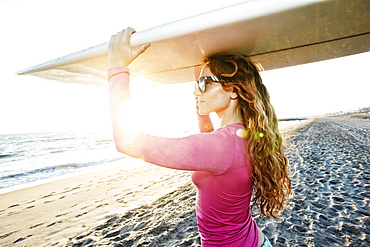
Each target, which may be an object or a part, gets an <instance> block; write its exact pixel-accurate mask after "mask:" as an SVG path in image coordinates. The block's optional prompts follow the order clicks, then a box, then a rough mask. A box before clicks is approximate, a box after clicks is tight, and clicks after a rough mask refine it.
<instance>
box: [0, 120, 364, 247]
mask: <svg viewBox="0 0 370 247" xmlns="http://www.w3.org/2000/svg"><path fill="white" fill-rule="evenodd" d="M284 135H285V136H286V137H287V143H288V146H287V155H288V157H289V160H290V163H291V169H292V173H293V189H294V192H295V196H294V197H293V198H292V199H291V200H290V202H289V205H288V209H287V210H285V211H284V213H283V215H282V217H283V218H282V219H278V220H275V219H259V218H256V221H257V222H258V224H259V226H260V228H261V229H262V230H263V232H264V233H265V234H266V235H267V236H268V237H269V239H270V241H271V242H272V244H273V246H320V247H321V246H356V247H357V246H370V237H369V236H370V210H369V206H370V201H369V200H370V154H369V150H370V120H369V119H363V118H361V119H360V118H335V117H332V118H322V119H316V120H314V121H311V122H305V124H301V125H297V126H296V127H295V128H289V130H285V131H284ZM148 175H149V176H148ZM195 193H196V190H195V187H194V185H193V184H192V183H191V182H190V178H189V174H188V173H187V172H181V171H174V170H170V169H165V168H158V167H154V166H151V167H148V168H140V169H138V170H133V171H132V172H127V171H122V170H110V171H105V172H100V173H98V174H94V175H92V174H91V175H84V176H81V177H79V178H78V179H77V178H72V179H69V180H63V182H62V183H61V182H60V181H57V182H53V183H51V184H48V185H41V186H37V187H33V188H29V189H26V190H22V191H16V192H13V193H8V194H4V195H1V196H0V199H1V200H0V221H1V227H0V246H200V240H199V235H198V232H197V227H196V220H195V212H194V204H195Z"/></svg>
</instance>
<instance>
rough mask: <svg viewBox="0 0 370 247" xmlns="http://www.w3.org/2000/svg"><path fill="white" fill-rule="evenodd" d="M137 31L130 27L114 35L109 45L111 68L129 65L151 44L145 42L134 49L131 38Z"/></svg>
mask: <svg viewBox="0 0 370 247" xmlns="http://www.w3.org/2000/svg"><path fill="white" fill-rule="evenodd" d="M135 32H136V31H135V30H134V29H133V28H130V27H128V28H127V29H124V30H122V31H121V32H118V33H117V34H116V35H112V37H111V40H110V42H109V46H108V59H109V65H110V67H111V68H113V67H120V66H123V67H127V66H128V65H129V64H130V63H131V62H132V61H133V60H135V59H136V58H137V57H138V56H139V55H140V54H142V53H143V52H144V51H145V50H146V49H147V48H148V47H149V46H150V45H149V44H145V45H142V46H140V47H139V48H137V49H135V50H134V49H132V48H131V46H130V40H131V36H132V34H133V33H135Z"/></svg>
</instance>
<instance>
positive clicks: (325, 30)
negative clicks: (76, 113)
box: [17, 0, 370, 85]
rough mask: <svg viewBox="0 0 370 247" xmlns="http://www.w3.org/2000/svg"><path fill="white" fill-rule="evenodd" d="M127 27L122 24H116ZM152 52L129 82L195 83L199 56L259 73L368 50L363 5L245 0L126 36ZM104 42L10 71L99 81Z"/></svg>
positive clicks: (356, 1) (369, 15)
mask: <svg viewBox="0 0 370 247" xmlns="http://www.w3.org/2000/svg"><path fill="white" fill-rule="evenodd" d="M122 25H123V27H125V25H129V23H126V24H125V23H123V24H122ZM145 43H151V47H150V48H149V49H148V50H147V51H146V52H145V53H144V54H142V55H141V56H140V57H139V58H137V59H136V60H135V61H134V62H133V63H132V64H131V65H130V70H131V75H132V77H134V78H135V77H137V78H145V79H148V80H151V81H153V82H159V83H179V82H187V81H194V80H195V78H194V74H196V72H195V71H197V69H199V67H200V66H201V63H202V60H203V57H204V56H207V55H210V54H213V53H217V52H238V53H244V54H247V55H249V56H250V57H251V58H252V60H253V61H255V62H257V63H260V64H261V65H262V66H263V68H264V69H265V70H272V69H278V68H283V67H288V66H294V65H299V64H305V63H311V62H316V61H321V60H326V59H331V58H337V57H342V56H347V55H352V54H357V53H362V52H367V51H370V1H369V0H279V1H276V0H251V1H247V2H243V3H240V4H236V5H232V6H228V7H225V8H222V9H218V10H214V11H210V12H207V13H204V14H200V15H195V16H192V17H189V18H185V19H181V20H177V21H174V22H171V23H167V24H164V25H161V26H157V27H153V28H150V29H147V30H143V31H138V32H137V33H135V34H134V35H133V36H132V38H131V45H132V46H133V47H135V46H139V45H141V44H145ZM107 48H108V42H107V43H103V44H100V45H97V46H94V47H90V48H87V49H84V50H81V51H77V52H75V53H72V54H69V55H66V56H63V57H60V58H57V59H54V60H51V61H48V62H45V63H42V64H39V65H36V66H34V67H31V68H28V69H25V70H22V71H19V72H17V74H19V75H34V76H38V77H41V78H45V79H53V80H59V81H64V82H72V83H83V84H92V85H99V84H106V80H107V79H106V70H107V69H108V59H107Z"/></svg>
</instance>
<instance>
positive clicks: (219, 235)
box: [108, 28, 291, 247]
mask: <svg viewBox="0 0 370 247" xmlns="http://www.w3.org/2000/svg"><path fill="white" fill-rule="evenodd" d="M134 32H135V31H134V30H133V29H131V28H128V29H127V30H124V31H122V32H120V33H118V34H117V35H115V36H112V39H111V41H110V44H109V51H108V59H109V66H110V68H111V69H109V70H108V81H109V85H110V102H111V113H112V123H113V132H114V139H115V143H116V147H117V149H118V150H119V151H120V152H123V153H125V154H127V155H130V156H132V157H136V158H140V159H144V160H146V161H148V162H151V163H153V164H156V165H159V166H164V167H168V168H173V169H181V170H190V171H192V180H193V182H194V183H195V185H196V186H197V189H198V193H197V205H196V213H197V220H198V228H199V233H200V236H201V239H202V246H237V247H241V246H270V243H269V241H268V240H267V238H266V237H264V236H263V234H262V233H261V231H260V230H259V229H258V226H257V224H256V222H255V221H254V220H253V218H252V214H251V207H250V202H251V201H253V203H254V205H256V206H257V207H258V209H259V211H260V214H261V216H262V217H270V216H272V217H277V216H278V213H279V212H280V211H281V210H282V209H283V208H284V202H285V201H286V199H287V197H288V196H289V194H290V193H291V192H290V179H289V177H288V162H287V159H286V157H285V155H284V152H283V148H282V140H281V138H280V134H279V131H278V126H277V125H278V122H277V119H276V116H275V113H274V109H273V108H272V106H271V104H270V102H269V95H268V92H267V90H266V88H265V86H264V85H263V84H262V80H261V77H260V75H259V72H258V68H257V67H256V65H255V64H253V63H252V62H251V61H250V60H249V58H248V57H245V56H242V55H213V56H210V57H208V58H206V59H205V63H204V66H203V68H202V70H201V73H200V76H199V80H198V81H197V84H196V89H195V91H194V95H195V96H196V98H197V106H198V112H199V125H200V129H201V132H208V133H200V134H196V135H192V136H189V137H184V138H162V137H155V136H150V135H145V134H140V133H136V134H135V133H133V132H131V131H130V130H129V127H128V119H127V115H126V114H127V111H126V110H127V109H125V108H127V101H128V98H129V88H128V81H129V73H130V72H129V69H128V68H127V66H129V64H130V63H131V62H132V61H133V60H134V59H135V58H136V57H137V56H139V55H140V54H141V53H143V52H144V51H145V50H146V49H147V48H148V47H149V45H143V46H141V47H139V48H138V49H137V50H132V49H131V48H130V37H131V35H132V33H134ZM211 112H216V113H217V115H218V117H219V118H220V120H221V125H222V126H223V127H221V128H219V129H218V130H215V131H213V127H212V123H211V121H210V118H209V116H208V114H209V113H211ZM125 117H126V118H125ZM253 189H254V190H255V191H254V196H253V199H252V194H253Z"/></svg>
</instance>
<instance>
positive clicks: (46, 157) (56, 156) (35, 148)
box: [0, 132, 125, 194]
mask: <svg viewBox="0 0 370 247" xmlns="http://www.w3.org/2000/svg"><path fill="white" fill-rule="evenodd" d="M123 159H125V155H123V154H120V153H119V152H117V151H116V149H115V147H114V142H113V140H112V139H111V138H106V135H103V134H98V133H90V132H60V133H58V132H57V133H32V134H12V135H0V194H2V193H5V192H8V191H12V190H16V189H19V188H23V187H29V186H32V185H35V184H40V183H45V182H48V181H51V180H56V179H60V178H64V177H68V176H75V175H78V174H82V173H86V172H91V171H97V170H99V169H107V168H111V167H112V168H113V167H115V166H117V165H119V163H122V162H119V161H122V160H123Z"/></svg>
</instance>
